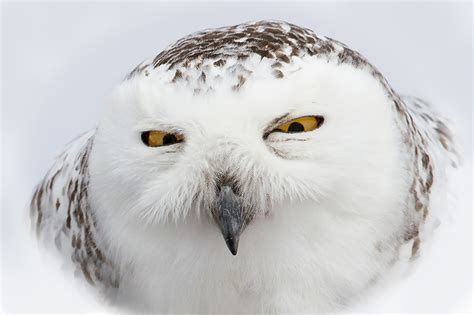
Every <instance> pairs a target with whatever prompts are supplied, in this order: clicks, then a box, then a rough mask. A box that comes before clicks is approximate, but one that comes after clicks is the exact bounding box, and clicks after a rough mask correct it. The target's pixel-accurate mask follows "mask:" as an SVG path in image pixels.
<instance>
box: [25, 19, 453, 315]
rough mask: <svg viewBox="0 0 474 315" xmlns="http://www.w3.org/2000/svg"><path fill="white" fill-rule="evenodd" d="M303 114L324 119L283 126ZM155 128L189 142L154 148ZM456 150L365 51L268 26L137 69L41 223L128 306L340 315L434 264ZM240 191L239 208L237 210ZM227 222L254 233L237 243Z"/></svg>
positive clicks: (40, 199)
mask: <svg viewBox="0 0 474 315" xmlns="http://www.w3.org/2000/svg"><path fill="white" fill-rule="evenodd" d="M299 117H321V118H323V119H322V120H318V125H317V127H315V128H314V130H311V131H308V132H306V130H302V131H304V132H299V131H301V130H299V131H298V132H296V131H291V132H289V131H287V132H283V131H282V130H281V129H279V128H281V127H280V126H282V125H285V124H286V125H288V124H289V123H291V122H292V121H298V118H299ZM305 128H306V127H305ZM154 130H159V131H162V130H166V132H167V134H169V135H179V138H180V139H181V138H182V139H184V140H183V141H179V142H176V143H173V144H172V145H161V146H157V147H151V146H149V145H146V144H147V142H146V141H145V140H143V135H144V134H147V133H146V132H148V133H149V132H150V131H154ZM140 135H141V137H140ZM144 142H145V143H144ZM163 143H164V142H163ZM148 144H149V143H148ZM453 152H454V150H453V148H452V143H451V136H450V133H449V130H448V129H447V128H446V126H445V124H444V123H443V122H442V120H440V119H439V118H435V116H434V115H433V114H432V113H431V111H430V110H429V107H428V106H427V104H426V103H424V102H423V101H421V100H419V99H415V98H406V99H402V98H401V97H399V96H398V95H397V94H396V93H395V92H394V91H393V90H392V89H391V88H390V86H389V85H388V83H387V82H386V81H385V79H383V77H382V75H381V74H380V73H379V72H378V71H377V70H376V69H375V68H374V67H373V66H371V65H370V64H369V63H368V62H367V61H366V60H365V59H364V58H363V57H362V56H360V55H359V54H358V53H356V52H354V51H352V50H350V49H349V48H347V47H346V46H345V45H343V44H341V43H339V42H337V41H334V40H332V39H328V38H325V37H318V36H317V35H315V34H314V33H313V32H312V31H310V30H307V29H303V28H300V27H297V26H294V25H291V24H288V23H285V22H267V21H260V22H252V23H246V24H241V25H238V26H233V27H228V28H221V29H216V30H208V31H204V32H200V33H196V34H192V35H190V36H188V37H185V38H184V39H182V40H180V41H178V42H176V43H175V44H173V45H171V46H170V47H169V48H167V49H166V50H164V51H163V52H162V53H160V54H159V55H158V56H157V57H156V58H154V59H150V60H148V61H145V62H144V63H142V64H141V65H139V66H138V67H137V68H136V69H135V70H133V71H132V73H131V74H130V75H129V76H128V77H127V79H126V80H125V81H124V82H123V83H122V84H121V85H120V86H119V87H118V88H117V89H116V91H115V92H114V93H113V95H112V96H111V98H110V100H109V102H108V105H107V107H106V110H105V114H104V117H103V119H102V120H101V121H100V123H99V126H98V128H97V129H96V130H94V131H91V132H89V133H87V134H85V135H83V136H82V137H80V138H78V139H77V140H75V141H74V142H73V143H72V144H71V145H70V146H69V147H68V149H67V150H66V152H65V153H64V154H63V155H62V156H61V157H59V159H58V161H57V162H56V164H55V166H53V168H52V169H51V171H50V172H49V173H48V175H47V176H46V178H45V180H44V181H43V183H41V184H40V185H39V187H38V189H37V190H36V192H35V195H34V197H33V200H32V206H31V213H32V222H33V223H34V226H35V229H36V230H37V232H38V235H39V236H40V238H42V239H43V240H44V242H45V243H47V244H48V243H49V244H55V245H56V247H57V248H59V249H60V251H61V252H62V253H64V256H65V258H66V260H69V259H71V258H72V261H73V263H74V266H75V267H76V269H77V273H78V275H80V276H81V277H83V278H85V279H86V280H87V281H88V282H89V283H91V284H92V285H94V286H96V287H98V288H100V290H101V291H102V292H104V293H105V295H106V296H108V297H109V298H110V299H111V301H113V303H114V304H118V305H123V306H125V307H129V308H132V309H136V310H142V311H150V310H151V311H159V312H173V313H175V312H232V313H235V312H246V313H249V312H252V313H254V312H296V311H298V312H303V311H306V312H307V311H318V312H323V311H324V312H325V311H334V310H339V309H341V308H342V307H344V306H346V305H348V304H349V303H350V302H351V301H353V300H354V299H356V298H357V297H358V296H360V294H363V292H365V291H366V289H367V288H369V287H371V286H372V285H373V284H374V283H376V282H378V281H379V280H380V279H382V278H383V277H384V276H385V275H386V274H387V273H388V272H389V271H390V270H391V269H393V268H394V266H395V265H400V264H409V263H410V261H412V260H414V258H416V257H417V256H418V255H419V253H420V246H421V245H422V244H423V240H424V236H423V231H424V227H425V225H424V222H425V221H426V220H427V218H429V216H430V213H431V212H430V210H431V208H432V205H431V204H430V197H431V196H430V194H431V191H432V190H433V189H434V185H442V181H439V182H438V181H437V179H438V178H440V179H442V178H444V177H443V176H444V172H445V168H446V167H447V165H448V164H449V161H450V160H451V157H450V155H452V154H454V153H453ZM224 187H228V188H229V189H228V190H229V191H232V195H231V196H235V198H234V197H232V198H234V199H233V200H234V201H235V202H236V204H238V205H239V206H238V207H236V208H235V209H237V210H235V209H234V208H232V209H234V210H229V208H226V207H227V206H224V208H222V207H223V206H222V205H221V204H220V202H221V201H222V198H224V197H222V196H223V194H224V191H227V190H224V189H223V188H224ZM222 209H223V210H222ZM224 210H225V211H228V212H230V211H237V212H236V213H237V214H238V216H237V219H235V220H234V219H233V218H234V217H233V216H230V217H232V218H231V219H228V217H226V216H223V217H224V219H222V216H220V214H222V213H224V214H225V213H226V212H225V211H224ZM220 211H221V212H222V211H223V212H222V213H221V212H220ZM222 220H224V221H222ZM226 220H230V221H226ZM223 222H224V223H229V222H230V223H232V224H234V225H235V224H237V223H238V224H237V225H238V231H237V232H236V233H237V235H236V239H233V242H234V243H229V239H228V237H227V236H226V235H227V234H226V233H227V232H228V230H227V229H228V228H227V225H225V224H224V223H223ZM236 222H237V223H236ZM222 236H224V239H225V243H226V244H227V246H228V247H229V249H230V250H231V252H232V254H235V253H236V255H235V256H234V255H232V254H231V253H229V251H228V249H227V248H226V246H225V244H224V241H223V237H222ZM232 236H235V235H234V234H232ZM235 242H236V243H235ZM229 244H230V245H229ZM234 245H235V246H238V252H237V251H236V250H237V247H235V248H233V247H232V246H234Z"/></svg>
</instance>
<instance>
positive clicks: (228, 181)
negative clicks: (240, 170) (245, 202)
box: [216, 175, 240, 195]
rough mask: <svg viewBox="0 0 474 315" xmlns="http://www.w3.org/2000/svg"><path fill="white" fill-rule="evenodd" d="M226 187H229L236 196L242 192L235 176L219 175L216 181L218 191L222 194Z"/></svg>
mask: <svg viewBox="0 0 474 315" xmlns="http://www.w3.org/2000/svg"><path fill="white" fill-rule="evenodd" d="M224 186H228V187H229V188H230V189H232V191H233V192H234V194H236V195H238V194H239V192H240V189H239V185H238V182H237V180H236V178H235V177H234V176H231V175H219V176H218V177H217V179H216V191H217V192H218V193H220V192H221V190H222V187H224Z"/></svg>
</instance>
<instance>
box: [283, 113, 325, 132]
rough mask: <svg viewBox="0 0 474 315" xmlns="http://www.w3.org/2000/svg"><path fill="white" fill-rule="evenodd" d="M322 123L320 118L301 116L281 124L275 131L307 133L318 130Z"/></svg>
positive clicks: (322, 119)
mask: <svg viewBox="0 0 474 315" xmlns="http://www.w3.org/2000/svg"><path fill="white" fill-rule="evenodd" d="M323 121H324V118H323V117H322V116H303V117H299V118H296V119H293V120H291V121H289V122H286V123H284V124H281V125H280V126H278V127H277V128H276V130H275V131H281V132H286V133H295V132H307V131H311V130H314V129H316V128H319V126H321V124H322V123H323Z"/></svg>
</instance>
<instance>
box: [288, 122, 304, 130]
mask: <svg viewBox="0 0 474 315" xmlns="http://www.w3.org/2000/svg"><path fill="white" fill-rule="evenodd" d="M301 131H304V126H303V125H302V124H300V123H299V122H293V123H291V124H290V126H289V127H288V132H301Z"/></svg>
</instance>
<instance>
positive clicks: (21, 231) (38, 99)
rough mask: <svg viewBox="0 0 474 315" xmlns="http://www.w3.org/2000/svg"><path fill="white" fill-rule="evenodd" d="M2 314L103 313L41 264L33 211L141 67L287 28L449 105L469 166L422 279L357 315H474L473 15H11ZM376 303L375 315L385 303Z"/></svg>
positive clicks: (162, 7)
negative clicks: (224, 33) (266, 22)
mask: <svg viewBox="0 0 474 315" xmlns="http://www.w3.org/2000/svg"><path fill="white" fill-rule="evenodd" d="M1 17H2V21H1V22H2V23H1V25H2V49H1V53H2V68H1V69H2V89H1V90H2V121H1V123H2V129H1V135H2V152H1V153H2V154H1V158H2V173H1V179H2V189H1V192H2V196H1V234H0V235H1V245H2V252H1V263H2V269H1V271H2V272H1V284H2V286H1V289H2V294H1V295H0V296H1V298H2V301H1V308H0V309H1V310H3V311H7V312H18V311H29V312H38V311H43V312H51V311H69V312H80V311H101V310H102V311H103V310H104V308H103V307H102V306H100V305H101V303H100V301H97V300H94V299H92V298H91V297H90V296H89V294H88V293H84V291H85V289H84V288H83V287H81V286H78V285H77V283H74V281H73V280H71V278H68V277H66V276H64V274H62V273H60V272H58V269H59V267H58V266H59V264H58V263H57V262H56V261H54V260H53V261H49V260H48V259H45V258H42V257H41V256H39V254H38V251H37V248H36V245H35V243H34V241H33V240H32V237H30V234H29V231H28V216H27V212H26V210H25V209H26V206H27V204H28V203H29V198H30V196H31V192H32V190H33V188H34V186H35V185H36V184H37V183H38V182H39V180H40V179H41V178H42V176H43V175H44V174H45V172H46V171H47V169H48V167H49V166H50V165H51V164H52V162H53V159H54V157H55V156H56V155H58V154H59V153H60V152H61V150H62V148H63V146H64V144H65V143H66V142H68V141H69V140H71V139H72V138H74V137H75V136H76V135H78V134H80V133H82V132H83V131H86V130H88V129H90V128H93V127H94V126H95V125H96V123H97V121H98V119H99V116H100V111H101V106H102V102H103V99H104V98H105V97H106V95H107V94H108V93H109V92H110V91H111V89H112V88H113V86H114V85H116V84H117V83H118V82H120V81H121V80H122V78H123V77H124V76H125V75H126V73H128V72H129V71H130V70H131V69H132V68H133V67H134V66H135V65H136V64H138V63H139V62H141V61H142V60H143V59H145V58H147V57H149V56H154V55H156V54H157V53H158V52H159V51H160V50H161V49H163V48H164V47H166V45H167V44H169V43H171V42H173V41H174V40H176V39H178V38H179V37H181V36H183V35H186V34H188V33H190V32H194V31H197V30H201V29H203V28H209V27H218V26H224V25H231V24H237V23H241V22H245V21H248V20H256V19H281V20H287V21H289V22H292V23H295V24H298V25H301V26H305V27H308V28H311V29H313V30H315V31H316V33H318V34H320V35H327V36H329V37H332V38H335V39H338V40H340V41H342V42H344V43H346V44H347V45H349V46H350V47H352V48H353V49H355V50H358V51H359V52H361V53H362V54H363V55H365V56H366V57H367V58H368V60H369V61H371V62H372V63H373V64H374V65H375V66H376V67H377V68H379V70H381V72H382V73H383V74H384V75H385V77H386V78H387V79H388V81H389V82H390V83H391V85H392V86H393V87H394V88H395V90H396V91H399V92H400V93H401V94H410V95H417V96H420V97H422V98H425V99H427V100H429V101H430V102H432V103H434V104H436V105H437V107H438V109H439V110H440V111H441V112H443V113H444V114H445V115H447V116H449V117H450V118H451V120H452V121H453V122H454V125H455V128H456V132H457V138H458V140H459V144H460V147H461V149H462V152H463V154H464V166H463V168H461V170H460V171H458V172H457V175H456V176H457V177H456V178H455V180H456V181H457V182H456V187H457V191H458V192H457V193H458V196H457V197H456V198H455V200H457V202H458V203H459V205H458V206H457V207H456V209H455V210H454V212H453V215H452V218H451V219H450V220H448V222H443V224H442V226H443V225H444V229H441V230H440V231H439V232H438V233H437V235H436V237H435V239H434V245H433V248H432V250H431V252H430V253H429V254H428V255H427V258H425V260H422V261H420V262H419V264H418V266H417V268H416V270H415V271H414V274H412V275H411V276H409V277H408V278H407V279H405V280H404V281H402V282H401V283H398V284H394V285H393V287H390V288H387V289H384V290H383V292H379V293H378V294H377V298H374V299H372V300H371V302H370V303H367V304H368V305H365V303H362V304H363V305H362V306H360V308H357V309H356V310H358V311H367V310H375V311H387V312H389V311H395V312H404V311H411V312H421V311H427V312H436V311H437V312H453V311H469V310H470V309H471V292H472V291H471V279H472V278H471V276H472V274H471V262H472V258H471V254H472V240H471V231H472V216H471V210H472V203H471V201H472V200H471V198H472V186H471V185H472V182H471V180H472V173H471V162H472V151H471V144H472V122H471V119H472V83H473V82H472V42H471V41H472V4H470V3H469V2H465V3H453V2H450V3H448V2H446V3H429V2H420V3H413V2H411V3H408V2H399V3H376V2H368V3H355V2H351V3H326V2H317V3H311V2H302V3H298V2H291V3H290V2H286V3H285V2H260V3H248V2H246V3H240V4H237V3H232V2H225V3H223V2H221V3H212V2H193V3H186V2H173V3H171V2H169V3H166V2H165V3H151V2H144V3H120V2H117V3H111V2H100V3H86V2H84V3H83V2H74V3H61V2H53V3H18V2H17V3H13V2H10V3H3V5H2V16H1ZM374 301H375V303H374Z"/></svg>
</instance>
